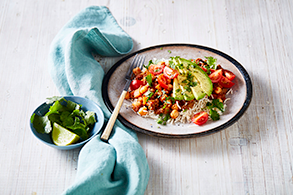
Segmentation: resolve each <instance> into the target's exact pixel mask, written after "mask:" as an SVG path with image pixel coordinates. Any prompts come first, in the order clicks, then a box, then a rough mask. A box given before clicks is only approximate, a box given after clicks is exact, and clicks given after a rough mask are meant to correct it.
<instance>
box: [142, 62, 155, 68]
mask: <svg viewBox="0 0 293 195" xmlns="http://www.w3.org/2000/svg"><path fill="white" fill-rule="evenodd" d="M151 64H153V60H150V61H149V64H148V65H143V66H144V67H145V68H146V69H149V67H150V65H151Z"/></svg>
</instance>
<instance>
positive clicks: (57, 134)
mask: <svg viewBox="0 0 293 195" xmlns="http://www.w3.org/2000/svg"><path fill="white" fill-rule="evenodd" d="M52 140H53V142H54V144H56V145H57V146H68V145H70V144H74V143H76V142H77V141H78V140H79V136H78V135H76V134H75V133H72V132H71V131H69V130H67V129H66V128H64V127H62V126H60V125H59V124H57V123H54V124H53V130H52Z"/></svg>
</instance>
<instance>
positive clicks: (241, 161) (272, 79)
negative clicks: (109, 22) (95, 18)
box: [0, 0, 293, 195]
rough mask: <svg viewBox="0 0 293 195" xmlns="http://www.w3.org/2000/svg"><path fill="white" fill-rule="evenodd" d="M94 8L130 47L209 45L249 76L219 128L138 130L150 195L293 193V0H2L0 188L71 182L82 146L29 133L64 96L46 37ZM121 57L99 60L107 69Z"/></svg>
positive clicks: (31, 189) (40, 188) (46, 188)
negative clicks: (245, 93) (35, 117)
mask: <svg viewBox="0 0 293 195" xmlns="http://www.w3.org/2000/svg"><path fill="white" fill-rule="evenodd" d="M90 5H105V6H107V7H108V8H109V9H110V11H111V12H112V14H113V15H114V17H115V18H116V20H117V22H118V23H119V25H120V26H121V27H122V28H123V29H124V30H125V31H126V32H127V33H128V34H129V35H130V36H131V37H132V38H133V40H134V43H135V45H134V50H133V51H136V50H138V49H142V48H145V47H149V46H152V45H157V44H164V43H190V44H199V45H204V46H208V47H212V48H215V49H218V50H220V51H222V52H224V53H227V54H228V55H231V56H232V57H233V58H235V59H236V60H237V61H239V62H240V63H241V64H242V65H243V66H244V67H245V69H246V70H247V71H248V73H249V74H250V76H251V79H252V82H253V87H254V88H253V100H252V102H251V105H250V107H249V109H248V110H247V112H246V113H245V114H244V116H243V117H242V118H241V119H240V120H239V121H238V122H236V123H235V124H234V125H233V126H231V127H229V128H227V129H225V130H223V131H220V132H218V133H215V134H212V135H208V136H205V137H199V138H192V139H175V140H174V139H164V138H156V137H150V136H147V135H144V134H138V138H139V142H140V144H141V146H142V147H143V149H144V151H145V153H146V156H147V160H148V163H149V166H150V180H149V184H148V187H147V189H146V192H145V194H147V195H157V194H293V173H292V167H293V163H292V162H293V145H292V142H293V141H292V140H293V119H292V109H293V106H292V103H293V102H292V100H293V94H292V85H291V80H290V75H291V71H293V68H292V67H293V66H292V61H293V57H292V55H293V53H292V51H293V44H292V43H293V32H292V28H293V27H292V26H293V16H292V15H293V14H292V11H293V2H292V1H290V0H279V1H274V0H267V1H265V0H257V1H255V0H247V1H241V0H235V1H234V0H208V1H200V0H194V1H192V0H160V1H159V0H143V1H134V0H132V1H131V0H121V1H114V0H108V1H103V0H100V1H99V0H98V1H93V0H88V1H68V0H50V1H45V0H44V1H42V0H39V1H33V0H25V1H17V0H9V1H8V0H1V1H0V51H1V52H0V84H1V93H0V109H1V112H0V131H1V136H0V151H1V158H0V194H33V195H40V194H46V195H47V194H60V193H61V192H62V191H63V190H64V189H66V187H68V186H69V185H70V184H71V183H72V182H73V181H74V178H75V174H76V168H77V159H78V154H79V149H76V150H73V151H59V150H55V149H52V148H49V147H47V146H45V145H44V144H42V143H41V142H39V141H38V140H37V139H36V138H35V137H34V136H33V135H32V133H31V132H30V128H29V117H30V114H31V113H32V112H33V110H34V109H35V108H36V107H37V106H38V105H39V104H40V103H42V102H43V101H44V100H45V98H46V97H50V96H53V95H58V91H57V89H56V87H55V85H54V83H53V81H52V80H51V77H50V74H49V70H48V65H47V60H48V52H49V47H50V43H51V42H52V40H53V38H54V36H55V35H56V34H57V33H58V31H59V30H60V29H61V28H62V26H63V25H65V24H66V22H67V21H68V20H69V19H70V18H71V17H73V16H74V15H75V14H77V13H78V12H79V11H80V10H81V9H83V8H85V7H88V6H90ZM119 59H120V58H102V57H99V56H97V60H98V61H99V62H101V64H102V65H103V66H106V65H109V64H110V65H111V64H114V63H115V62H116V61H118V60H119ZM106 71H107V68H106Z"/></svg>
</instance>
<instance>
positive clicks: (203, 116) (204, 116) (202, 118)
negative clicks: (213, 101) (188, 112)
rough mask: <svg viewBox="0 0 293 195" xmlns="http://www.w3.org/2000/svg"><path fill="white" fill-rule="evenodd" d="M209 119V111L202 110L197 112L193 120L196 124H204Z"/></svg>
mask: <svg viewBox="0 0 293 195" xmlns="http://www.w3.org/2000/svg"><path fill="white" fill-rule="evenodd" d="M208 119H209V115H208V113H206V112H205V111H201V112H199V113H196V114H195V115H194V116H193V117H192V119H191V121H192V122H193V123H194V124H196V125H203V124H205V123H206V122H207V121H208Z"/></svg>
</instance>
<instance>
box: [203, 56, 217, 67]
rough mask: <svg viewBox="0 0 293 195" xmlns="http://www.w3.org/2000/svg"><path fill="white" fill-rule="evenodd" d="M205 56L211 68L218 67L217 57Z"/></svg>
mask: <svg viewBox="0 0 293 195" xmlns="http://www.w3.org/2000/svg"><path fill="white" fill-rule="evenodd" d="M205 58H206V59H207V64H208V65H209V68H210V69H216V68H217V65H216V62H217V59H216V58H213V57H205Z"/></svg>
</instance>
